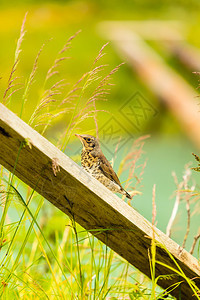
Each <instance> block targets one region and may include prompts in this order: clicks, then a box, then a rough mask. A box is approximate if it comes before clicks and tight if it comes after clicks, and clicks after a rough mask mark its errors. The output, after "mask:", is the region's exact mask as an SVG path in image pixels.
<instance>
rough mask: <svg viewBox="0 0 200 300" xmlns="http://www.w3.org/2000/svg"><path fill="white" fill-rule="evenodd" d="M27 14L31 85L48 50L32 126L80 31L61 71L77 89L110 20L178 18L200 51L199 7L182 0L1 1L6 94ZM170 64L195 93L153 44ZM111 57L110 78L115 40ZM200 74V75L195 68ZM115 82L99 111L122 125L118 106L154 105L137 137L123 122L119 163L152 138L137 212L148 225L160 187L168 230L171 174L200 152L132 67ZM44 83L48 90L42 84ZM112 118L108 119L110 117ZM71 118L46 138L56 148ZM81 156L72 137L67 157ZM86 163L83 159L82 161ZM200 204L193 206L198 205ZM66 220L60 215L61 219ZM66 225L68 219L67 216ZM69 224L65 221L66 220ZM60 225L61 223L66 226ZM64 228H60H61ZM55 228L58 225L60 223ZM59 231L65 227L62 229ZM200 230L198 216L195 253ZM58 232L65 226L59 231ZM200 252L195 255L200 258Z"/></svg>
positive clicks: (182, 222)
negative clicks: (51, 74)
mask: <svg viewBox="0 0 200 300" xmlns="http://www.w3.org/2000/svg"><path fill="white" fill-rule="evenodd" d="M26 12H28V15H27V21H26V25H25V28H26V31H27V32H26V35H25V38H24V41H23V44H22V49H23V51H22V52H21V54H20V64H19V67H18V74H17V76H19V77H21V78H22V81H24V82H26V79H27V77H28V75H29V74H30V72H31V69H32V65H33V62H34V59H35V57H36V55H37V53H38V51H39V49H40V48H41V46H42V44H43V43H44V42H45V43H46V44H45V47H44V49H43V51H42V53H41V56H40V59H39V65H38V70H37V75H36V78H35V82H34V85H33V88H32V90H31V93H30V95H29V101H28V103H27V107H26V111H25V116H24V119H25V121H27V120H28V119H29V117H30V115H31V112H32V111H33V109H34V107H35V106H36V105H37V102H38V98H39V95H40V93H41V90H42V84H43V82H44V78H45V76H46V72H47V70H48V68H49V67H50V66H51V64H52V63H53V61H54V60H55V58H56V55H57V53H58V51H59V50H60V49H61V48H62V46H63V45H64V43H65V42H66V40H67V39H68V38H69V37H70V36H71V35H73V34H74V33H75V32H77V31H78V30H79V29H81V33H80V34H79V35H78V36H77V37H76V38H75V40H74V41H73V43H72V48H71V49H70V50H69V52H68V54H69V57H70V59H68V60H67V61H65V62H64V64H63V65H62V66H61V67H60V72H61V74H62V78H65V79H66V81H67V82H69V85H70V86H71V85H72V84H73V83H75V82H76V81H77V80H78V79H79V78H80V77H81V75H82V74H84V73H85V72H87V71H88V70H89V69H90V68H91V66H92V63H93V61H94V59H95V57H96V56H97V54H98V52H99V50H100V49H101V47H102V46H103V45H104V44H105V43H106V42H107V40H106V39H104V38H103V36H102V34H101V35H100V34H99V31H98V30H97V27H98V24H99V22H101V21H104V20H177V21H180V22H181V23H183V24H184V26H185V28H186V31H185V39H186V41H187V42H188V43H189V44H192V45H194V46H196V47H197V48H200V40H199V38H198V37H199V35H200V26H199V18H200V2H199V0H192V1H190V2H187V1H185V0H180V1H172V0H166V1H157V0H154V1H153V0H151V1H146V0H140V1H139V0H138V1H137V0H136V1H126V0H125V1H103V0H102V1H92V0H91V1H64V0H63V1H51V2H50V1H48V0H46V1H41V0H40V1H34V0H30V1H25V0H24V1H12V0H10V1H7V0H1V1H0V45H1V47H0V66H1V68H0V76H1V77H2V78H1V81H0V85H1V95H3V93H4V91H5V89H6V86H7V81H8V77H9V74H10V71H11V67H12V64H13V62H14V51H15V48H16V42H17V39H18V37H19V32H20V27H21V24H22V20H23V18H24V15H25V13H26ZM152 46H153V47H154V49H156V50H157V51H158V52H159V53H160V55H161V56H162V57H163V58H164V60H165V62H166V64H169V65H170V66H171V67H173V68H174V69H175V70H177V72H179V73H180V74H181V75H182V76H183V77H184V78H185V79H186V80H187V81H188V82H189V83H190V84H191V85H192V86H193V87H194V88H196V87H197V85H198V83H197V79H198V78H197V76H195V75H194V74H192V72H191V71H188V70H186V69H185V68H184V67H183V66H182V65H181V64H179V63H178V62H177V61H176V59H175V58H173V57H172V56H170V55H169V54H168V52H167V51H166V50H165V51H164V50H163V48H162V47H160V46H159V45H158V44H156V43H152ZM105 52H106V55H105V56H104V57H103V58H102V63H103V64H108V67H107V72H109V71H110V70H112V69H113V68H114V67H116V66H117V65H118V64H120V63H121V62H122V60H121V58H120V57H119V56H118V55H117V53H116V51H115V49H114V47H113V45H112V42H110V43H109V45H108V46H107V47H106V48H105ZM193 71H199V70H193ZM112 82H113V83H114V84H115V85H114V86H112V88H111V93H110V95H109V96H108V101H107V102H99V103H98V109H104V110H107V111H109V112H111V113H112V114H113V115H114V116H115V117H116V119H117V120H119V121H120V118H122V117H121V114H120V112H119V111H120V108H121V107H122V105H123V104H124V103H126V101H127V100H128V99H129V98H130V97H131V96H132V95H134V94H135V93H136V92H139V93H140V94H141V95H142V96H143V97H144V98H145V99H147V101H148V103H151V105H152V107H153V109H154V110H155V111H156V114H155V116H154V115H151V116H150V117H148V118H147V119H146V120H145V121H144V122H143V123H142V124H141V126H140V130H139V131H135V130H134V128H133V126H132V124H131V123H130V122H128V121H127V120H125V119H123V118H122V119H121V122H122V124H123V125H124V127H125V129H126V132H127V133H128V134H129V135H131V138H130V140H129V141H128V142H127V143H125V144H124V146H123V147H122V148H121V149H120V151H119V154H118V156H117V159H116V161H115V164H114V167H115V170H117V169H118V167H119V164H120V161H121V159H122V157H124V156H125V155H126V154H127V153H128V151H129V149H130V145H131V144H132V142H133V140H134V139H135V138H137V137H139V136H141V135H144V134H150V135H151V137H150V138H149V139H148V140H147V141H146V143H145V146H144V154H143V156H142V159H141V162H142V161H143V162H144V160H146V159H147V166H146V168H145V170H144V174H143V176H142V177H143V180H142V187H141V188H140V191H141V192H142V195H139V196H135V197H134V201H133V206H134V207H135V208H136V209H137V210H138V211H139V212H140V213H141V214H142V215H143V216H144V217H146V218H147V219H148V220H151V218H152V187H153V185H154V184H156V204H157V217H156V220H157V226H158V228H159V229H161V230H163V231H165V230H166V225H167V223H168V220H169V217H170V214H171V210H172V207H173V204H174V197H173V198H171V195H172V194H173V192H174V191H175V190H176V186H175V184H174V182H173V178H172V175H171V173H172V171H175V172H176V174H177V176H178V179H179V180H181V178H182V175H183V171H184V166H185V165H186V164H187V163H188V162H190V161H192V163H193V166H195V165H196V163H195V162H194V159H193V157H192V155H191V153H192V152H195V153H197V154H198V149H196V148H195V146H194V145H193V144H192V143H191V141H189V140H188V138H187V137H186V135H185V133H184V132H183V131H182V130H181V126H180V124H179V123H178V121H177V120H176V118H175V117H174V116H172V115H171V113H170V111H168V109H167V108H166V107H163V104H162V103H161V102H160V100H159V99H157V97H156V95H154V94H153V93H152V92H151V91H150V90H149V89H148V88H147V87H146V85H145V83H144V82H142V81H141V80H140V78H139V77H138V75H137V74H136V73H135V72H134V71H133V70H131V68H130V67H129V66H128V64H124V65H123V66H121V68H120V69H119V71H118V72H117V73H115V74H114V76H113V80H112ZM41 83H42V84H41ZM20 96H21V92H20V91H19V93H18V94H16V96H15V98H13V102H12V105H11V109H12V110H13V111H14V112H16V113H19V111H20V107H21V98H20ZM106 118H107V119H106ZM109 118H110V116H107V115H106V117H105V114H104V113H100V114H99V116H98V122H99V128H101V127H102V126H104V125H105V122H106V120H109ZM69 119H70V116H69V115H68V116H65V117H64V118H61V117H60V118H58V119H57V121H56V122H54V124H53V126H52V127H51V128H50V129H49V130H48V131H47V134H46V136H47V138H48V139H49V140H51V141H52V142H54V141H56V140H57V138H58V136H59V134H60V132H63V131H64V129H65V126H66V124H67V123H68V122H69ZM94 128H95V127H94V124H91V122H90V121H87V120H86V121H85V122H84V123H83V124H82V127H81V128H80V131H81V132H85V133H91V134H92V133H94ZM108 148H109V149H106V148H105V147H103V150H104V152H105V154H106V156H107V158H108V159H109V160H111V159H112V156H113V155H112V153H114V146H113V145H110V146H109V147H108ZM79 151H80V145H79V142H78V141H76V140H75V138H74V137H72V138H71V139H70V145H68V147H67V149H66V154H68V155H69V156H70V157H72V158H73V157H75V159H76V160H77V161H79V158H77V157H76V155H77V153H78V152H79ZM79 163H80V161H79ZM192 173H193V174H192V176H193V178H194V180H196V182H197V187H198V182H199V178H200V177H199V176H200V175H199V174H198V173H195V172H194V171H192ZM126 176H127V174H126V173H125V174H123V176H122V177H121V181H122V182H123V181H125V180H126ZM194 205H195V203H194V204H193V206H192V207H194ZM58 214H62V213H58ZM186 216H187V215H186V210H185V203H184V202H183V203H181V205H180V208H179V213H178V215H177V218H176V224H174V227H173V234H172V238H173V239H174V240H176V241H177V242H178V243H180V244H181V243H182V241H183V237H184V234H185V231H186ZM62 218H63V219H64V218H65V216H64V215H62ZM62 222H64V221H62ZM62 222H60V224H63V223H62ZM57 224H58V223H57ZM54 226H55V223H54ZM56 226H58V227H59V224H58V225H56ZM198 226H199V215H198V214H196V215H195V216H193V218H192V221H191V232H190V236H189V239H188V241H187V245H186V246H187V250H189V249H190V246H191V243H192V240H193V236H194V235H195V234H196V232H197V228H198ZM60 230H62V229H61V227H60ZM196 254H197V253H196Z"/></svg>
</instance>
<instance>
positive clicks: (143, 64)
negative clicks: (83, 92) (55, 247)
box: [102, 21, 200, 148]
mask: <svg viewBox="0 0 200 300" xmlns="http://www.w3.org/2000/svg"><path fill="white" fill-rule="evenodd" d="M106 25H107V29H106V30H104V31H103V32H102V35H104V37H105V36H106V38H108V39H109V40H111V41H112V42H113V44H114V46H115V49H116V51H117V52H118V53H119V55H120V56H121V57H122V58H123V59H125V61H127V63H128V64H129V65H130V67H131V68H132V69H133V70H134V72H135V71H136V72H137V74H138V75H139V76H140V78H141V79H142V81H143V83H144V84H145V85H146V86H148V87H149V88H150V89H151V90H152V91H153V93H154V94H155V95H157V97H158V99H159V100H161V101H163V102H165V104H166V106H167V107H168V109H169V110H170V111H171V113H172V114H173V115H174V116H175V118H176V119H177V120H178V122H179V124H180V126H181V127H182V129H183V132H184V133H185V134H187V136H188V137H189V138H190V140H191V141H192V142H193V143H194V145H195V146H196V147H198V148H200V135H199V132H200V117H199V99H198V98H197V95H198V94H197V92H196V91H195V90H194V89H193V88H192V87H191V86H190V85H189V84H188V83H187V82H186V81H185V80H184V79H183V78H182V77H181V76H180V75H178V74H177V73H176V72H175V71H174V70H172V68H170V67H169V66H167V65H166V63H165V62H164V61H163V59H162V57H161V56H159V54H157V53H156V51H154V50H153V48H151V47H150V46H149V45H148V44H147V43H146V42H145V41H144V40H143V39H141V38H140V36H138V35H137V34H135V32H133V31H132V30H130V29H128V28H127V27H126V26H124V24H123V22H122V24H121V25H120V23H118V26H117V25H116V23H115V22H114V23H113V22H112V21H111V22H110V23H109V22H107V23H106ZM102 26H103V28H104V29H105V24H104V23H103V25H102ZM194 80H196V79H194Z"/></svg>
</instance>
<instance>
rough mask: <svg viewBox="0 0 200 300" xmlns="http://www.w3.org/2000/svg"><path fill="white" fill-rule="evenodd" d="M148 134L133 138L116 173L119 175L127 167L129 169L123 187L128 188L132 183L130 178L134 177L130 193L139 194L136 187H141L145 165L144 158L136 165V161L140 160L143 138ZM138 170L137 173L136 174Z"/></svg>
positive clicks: (147, 136) (146, 137)
mask: <svg viewBox="0 0 200 300" xmlns="http://www.w3.org/2000/svg"><path fill="white" fill-rule="evenodd" d="M149 137H150V135H144V136H141V137H139V138H138V139H136V140H134V142H133V144H132V146H131V149H130V152H129V153H128V154H127V155H126V156H125V157H124V159H123V160H122V161H121V163H120V166H119V170H118V175H119V176H120V175H121V174H122V173H123V172H124V171H126V170H127V169H128V170H129V173H128V179H127V181H126V185H125V188H126V189H128V188H130V185H131V184H132V180H133V179H134V178H135V179H136V183H135V185H134V186H133V187H132V189H133V191H132V192H129V193H130V194H131V193H132V194H133V195H134V194H135V193H136V194H139V193H140V192H138V191H136V189H138V188H141V186H140V184H141V181H142V176H143V173H144V169H145V167H146V160H145V161H144V162H143V163H142V164H139V165H138V161H139V160H140V158H141V156H142V154H143V153H144V152H143V147H144V144H145V140H146V139H148V138H149ZM138 172H139V174H138Z"/></svg>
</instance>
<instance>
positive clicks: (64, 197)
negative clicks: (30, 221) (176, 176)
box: [0, 104, 200, 300]
mask: <svg viewBox="0 0 200 300" xmlns="http://www.w3.org/2000/svg"><path fill="white" fill-rule="evenodd" d="M27 141H29V145H28V143H27ZM22 143H23V147H22V148H21V150H20V152H19V149H20V145H22ZM30 144H31V147H30ZM18 154H19V158H18V162H17V165H16V169H15V175H16V176H17V177H19V178H20V179H21V180H22V181H23V182H25V183H26V184H28V185H29V186H31V187H32V188H34V189H35V190H36V191H37V192H38V193H39V194H41V195H42V196H44V197H45V198H46V199H47V200H49V201H50V202H51V203H52V204H53V205H55V206H56V207H57V208H59V209H60V210H62V211H63V212H64V213H65V214H67V215H68V216H70V217H73V218H74V219H75V221H76V222H78V223H79V224H80V225H82V226H83V227H84V228H86V229H87V230H92V229H99V231H98V234H97V232H95V236H96V237H97V238H98V239H100V240H101V241H103V242H104V243H105V244H107V245H108V246H109V247H110V248H112V249H113V250H114V251H115V252H117V253H118V254H119V255H121V256H122V257H124V258H125V259H126V260H127V261H128V262H130V263H131V264H132V265H133V266H135V267H136V268H138V269H139V270H140V271H141V272H143V273H144V274H146V275H147V276H149V277H150V268H149V258H148V252H149V251H150V246H151V238H150V237H151V236H152V225H151V223H149V222H148V221H147V220H146V219H145V218H143V217H142V216H141V215H140V214H139V213H138V212H136V211H135V210H134V209H133V208H131V207H130V206H129V205H127V204H126V203H125V202H123V201H122V200H121V199H120V198H118V197H117V196H116V195H114V194H113V193H112V192H110V191H109V190H108V189H107V188H106V187H104V186H103V185H102V184H101V183H100V182H98V181H97V180H96V179H95V178H92V177H91V176H90V175H89V174H88V173H86V172H85V171H84V170H82V169H81V168H80V167H79V166H78V165H77V164H76V163H74V162H73V161H72V160H71V159H70V158H69V157H68V156H66V155H65V154H64V153H62V152H61V151H60V150H58V149H57V148H56V147H55V146H54V145H52V144H51V143H50V142H49V141H47V140H46V139H45V138H44V137H42V136H41V135H40V134H39V133H37V132H36V131H35V130H33V129H32V128H30V127H29V126H28V125H27V124H26V123H24V122H23V121H22V120H21V119H19V118H18V117H17V116H16V115H15V114H14V113H12V112H11V111H9V110H8V109H7V108H6V107H4V106H3V105H2V104H0V164H2V165H3V166H4V167H6V168H7V169H8V170H9V171H11V172H13V169H14V166H15V162H16V158H17V156H18ZM55 161H56V162H57V164H58V165H59V167H60V171H59V172H57V174H56V176H55V175H54V172H53V169H52V163H53V162H55ZM146 201H151V196H150V197H149V199H147V200H146ZM102 229H109V230H103V231H102ZM155 236H156V240H157V242H158V246H157V252H156V259H157V261H160V262H162V263H164V264H167V265H168V266H171V267H173V268H175V269H177V266H176V265H175V263H174V262H173V260H172V259H171V258H170V256H169V254H168V252H169V253H170V254H171V255H172V256H173V257H174V259H175V260H176V261H177V263H178V264H179V266H180V267H181V269H182V270H183V272H184V273H185V275H187V276H188V277H189V278H196V279H195V282H196V284H197V286H198V287H200V280H199V276H200V269H199V264H198V261H197V260H196V259H195V258H194V257H193V256H192V255H190V254H189V253H188V252H186V251H185V250H183V249H180V246H179V245H178V244H176V243H175V242H174V241H172V240H171V239H170V238H168V237H167V236H166V235H165V234H164V233H162V232H161V231H160V230H158V229H155ZM160 243H162V245H163V246H160ZM165 249H167V251H168V252H167V251H166V250H165ZM172 273H173V272H172V271H171V270H169V269H167V268H165V267H163V266H162V265H159V264H156V276H158V275H166V274H172ZM177 281H183V283H182V284H181V294H182V296H181V299H182V300H184V299H193V298H196V297H192V295H193V292H192V291H191V288H190V287H189V285H188V284H187V283H186V282H184V280H183V278H181V277H178V276H177V275H176V274H174V276H171V277H169V278H168V279H162V280H160V281H159V285H160V286H162V287H163V288H167V287H169V286H170V285H171V284H173V283H175V282H177ZM178 293H179V290H178V289H175V290H173V291H172V293H171V294H173V295H174V296H176V297H178Z"/></svg>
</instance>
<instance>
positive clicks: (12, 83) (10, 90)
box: [2, 13, 27, 106]
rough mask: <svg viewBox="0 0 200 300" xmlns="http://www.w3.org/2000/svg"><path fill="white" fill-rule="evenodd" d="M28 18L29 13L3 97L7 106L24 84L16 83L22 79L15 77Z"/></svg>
mask: <svg viewBox="0 0 200 300" xmlns="http://www.w3.org/2000/svg"><path fill="white" fill-rule="evenodd" d="M26 17H27V13H26V14H25V17H24V20H23V22H22V26H21V31H20V36H19V39H18V41H17V47H16V50H15V58H14V64H13V66H12V70H11V73H10V76H9V79H8V87H7V88H6V90H5V92H4V95H3V101H2V102H3V104H4V105H6V106H9V105H10V99H11V96H12V95H13V94H14V93H16V92H17V91H19V90H21V89H22V88H23V87H22V84H21V83H18V82H16V81H17V80H18V79H19V78H20V77H17V76H16V77H14V74H15V73H16V70H17V66H18V64H19V61H20V53H21V51H22V50H21V45H22V41H23V39H24V36H25V33H26V31H25V23H26Z"/></svg>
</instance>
